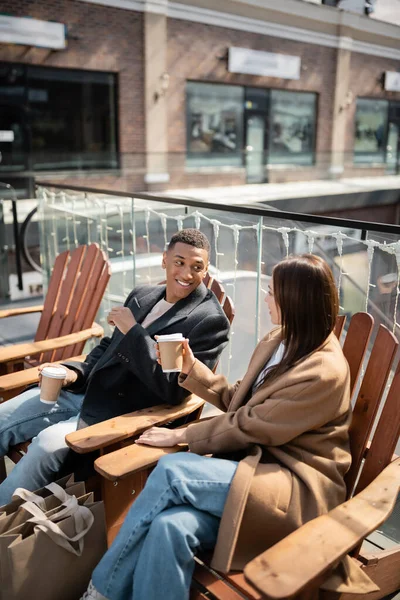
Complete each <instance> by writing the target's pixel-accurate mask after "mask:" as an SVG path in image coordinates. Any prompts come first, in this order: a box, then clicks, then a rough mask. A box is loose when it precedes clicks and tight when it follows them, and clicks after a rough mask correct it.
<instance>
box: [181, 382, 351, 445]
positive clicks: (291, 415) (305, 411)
mask: <svg viewBox="0 0 400 600" xmlns="http://www.w3.org/2000/svg"><path fill="white" fill-rule="evenodd" d="M345 393H347V384H346V380H345V379H343V378H341V377H339V378H338V377H335V376H329V375H328V376H327V375H325V376H324V375H323V374H322V373H321V375H320V376H318V375H317V374H316V375H315V376H314V377H313V378H312V379H311V380H310V379H308V380H306V381H304V380H303V381H297V382H296V383H295V384H293V385H289V386H286V387H285V388H283V389H281V390H280V391H279V394H278V393H276V394H275V395H273V396H271V397H268V398H266V399H265V400H264V401H260V402H259V403H257V404H256V405H254V404H253V403H252V402H251V401H250V402H249V403H247V404H245V405H244V406H241V407H240V408H239V409H238V410H236V411H235V412H227V413H226V414H225V415H219V416H217V417H214V418H212V419H210V420H208V421H206V422H204V423H202V422H199V423H197V424H193V425H189V427H188V428H187V442H188V444H189V448H190V450H191V451H192V452H196V453H197V454H208V453H219V452H231V451H235V450H242V449H246V448H248V447H250V446H252V445H253V444H260V445H262V446H280V445H282V444H285V443H287V442H289V441H291V440H293V439H294V438H296V437H297V436H299V435H301V434H303V433H304V432H306V431H312V430H313V429H316V428H319V427H321V426H323V425H325V424H326V423H329V422H330V421H331V420H333V419H334V418H337V417H338V415H339V413H338V411H339V406H340V403H341V402H342V400H343V395H344V394H345Z"/></svg>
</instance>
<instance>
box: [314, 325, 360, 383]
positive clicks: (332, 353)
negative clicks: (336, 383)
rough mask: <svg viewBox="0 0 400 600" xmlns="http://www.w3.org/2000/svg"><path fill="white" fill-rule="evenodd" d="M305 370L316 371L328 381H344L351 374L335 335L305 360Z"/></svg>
mask: <svg viewBox="0 0 400 600" xmlns="http://www.w3.org/2000/svg"><path fill="white" fill-rule="evenodd" d="M303 366H304V368H308V369H312V370H314V369H315V372H316V375H317V376H318V377H319V378H321V379H326V380H332V381H333V380H344V379H346V378H347V376H348V374H349V365H348V363H347V361H346V359H345V357H344V354H343V350H342V348H341V346H340V343H339V341H338V339H337V337H336V336H335V334H334V333H331V334H330V335H329V336H328V338H327V339H326V340H325V342H324V343H323V344H322V345H321V346H320V347H319V348H317V349H316V350H314V352H312V353H311V354H309V355H308V356H307V357H305V359H304V365H303Z"/></svg>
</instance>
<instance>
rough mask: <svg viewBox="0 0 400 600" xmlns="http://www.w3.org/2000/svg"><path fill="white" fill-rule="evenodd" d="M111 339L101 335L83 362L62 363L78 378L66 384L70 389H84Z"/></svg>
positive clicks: (128, 298) (130, 297)
mask: <svg viewBox="0 0 400 600" xmlns="http://www.w3.org/2000/svg"><path fill="white" fill-rule="evenodd" d="M134 293H135V290H134V291H132V292H131V293H130V294H129V296H128V297H127V299H126V300H125V303H124V306H128V305H129V303H130V301H131V299H132V297H133V295H134ZM113 335H115V334H113ZM111 341H112V338H111V337H108V336H105V337H103V338H102V340H101V342H100V344H98V345H97V346H96V347H95V348H93V350H92V351H91V352H89V354H88V355H87V356H86V358H85V360H84V361H83V362H76V361H73V360H71V361H65V362H64V363H63V365H64V366H65V367H68V368H69V369H72V370H73V371H75V372H76V373H77V375H78V379H77V380H76V381H75V382H74V383H73V384H71V385H70V386H68V389H69V390H70V391H72V392H77V393H82V392H84V391H85V389H86V383H87V380H88V377H89V375H90V373H91V372H92V369H93V368H94V367H95V366H96V364H97V362H98V361H99V360H100V358H101V357H102V356H103V354H104V353H105V352H106V350H107V349H108V347H109V345H110V344H111Z"/></svg>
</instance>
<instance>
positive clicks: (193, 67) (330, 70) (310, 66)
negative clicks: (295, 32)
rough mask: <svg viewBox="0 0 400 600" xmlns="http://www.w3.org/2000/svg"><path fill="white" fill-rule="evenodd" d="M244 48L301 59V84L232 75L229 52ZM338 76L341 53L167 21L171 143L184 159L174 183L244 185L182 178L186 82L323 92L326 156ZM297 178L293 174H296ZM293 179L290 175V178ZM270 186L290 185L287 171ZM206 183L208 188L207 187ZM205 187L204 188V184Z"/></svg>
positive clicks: (233, 179)
mask: <svg viewBox="0 0 400 600" xmlns="http://www.w3.org/2000/svg"><path fill="white" fill-rule="evenodd" d="M230 46H239V47H244V48H252V49H253V50H263V51H267V52H276V53H283V54H292V55H295V56H300V57H301V64H302V70H301V78H300V80H283V79H277V78H272V77H258V76H253V75H242V74H238V73H229V72H228V70H227V59H226V58H221V57H224V56H226V52H227V48H229V47H230ZM335 71H336V50H335V49H332V48H325V47H319V46H316V45H311V44H309V45H307V44H303V43H299V42H294V41H290V40H283V39H280V38H274V37H269V36H263V35H259V34H253V33H248V32H245V31H237V30H232V29H225V28H223V27H217V26H213V25H204V24H201V23H190V22H188V21H183V20H179V19H169V20H168V72H169V74H170V77H171V80H170V87H169V91H168V101H169V102H168V143H169V151H170V152H173V153H177V155H178V156H179V157H180V159H181V169H180V172H179V170H178V169H176V170H175V172H171V184H172V185H173V186H175V185H177V184H178V183H179V184H182V185H183V184H185V186H187V187H189V186H190V185H199V180H203V181H204V183H203V185H212V184H213V185H227V184H229V183H231V184H232V185H235V184H237V183H239V181H238V179H239V180H240V182H241V183H244V182H245V174H244V172H243V173H242V174H238V173H234V174H232V175H230V174H228V173H227V174H221V173H215V174H214V175H212V174H211V173H204V175H202V174H201V173H198V174H191V173H183V172H182V168H184V154H185V149H186V123H185V118H186V117H185V113H186V108H185V84H186V81H187V80H199V81H207V82H218V83H229V84H239V85H247V86H255V87H266V88H277V89H285V90H298V91H307V92H317V93H318V129H317V139H316V148H317V152H318V153H320V154H321V155H323V154H326V153H327V152H329V150H330V144H331V121H332V110H333V89H334V81H335ZM292 176H293V173H292ZM289 178H290V176H289ZM270 180H271V181H278V180H285V178H284V175H283V173H282V172H280V173H275V172H271V173H270ZM206 182H207V183H206ZM200 185H202V184H201V183H200Z"/></svg>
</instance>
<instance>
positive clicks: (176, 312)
mask: <svg viewBox="0 0 400 600" xmlns="http://www.w3.org/2000/svg"><path fill="white" fill-rule="evenodd" d="M163 287H164V290H165V286H163ZM206 295H207V288H206V286H205V285H204V284H200V285H199V286H198V287H197V288H196V289H195V290H193V292H192V293H191V294H189V296H188V297H187V298H183V299H182V300H179V301H178V302H176V303H175V304H174V305H173V306H172V308H170V309H169V310H168V311H167V312H166V313H164V314H163V315H161V317H160V318H159V319H156V320H155V321H153V323H151V325H149V327H147V333H148V334H149V335H150V336H153V335H154V334H156V333H160V332H161V331H162V330H163V329H165V328H166V327H171V325H173V324H174V323H176V322H178V321H182V319H186V317H187V316H188V315H189V314H190V313H191V312H192V311H193V310H194V309H195V308H197V306H198V305H199V304H200V303H201V302H203V300H204V298H205V297H206ZM153 306H154V304H153ZM147 312H149V311H147ZM146 314H147V313H146Z"/></svg>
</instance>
